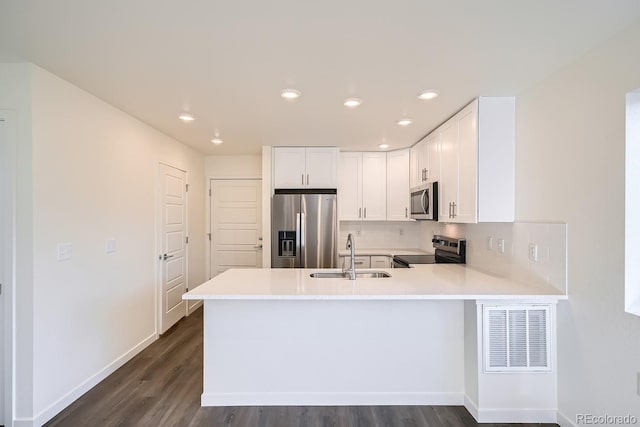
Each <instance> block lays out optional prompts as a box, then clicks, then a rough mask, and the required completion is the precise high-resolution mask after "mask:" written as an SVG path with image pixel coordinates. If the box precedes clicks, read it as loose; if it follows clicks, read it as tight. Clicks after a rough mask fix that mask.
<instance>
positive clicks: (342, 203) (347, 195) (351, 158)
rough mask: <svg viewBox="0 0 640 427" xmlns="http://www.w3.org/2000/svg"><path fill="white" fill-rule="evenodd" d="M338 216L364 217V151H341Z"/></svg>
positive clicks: (343, 218)
mask: <svg viewBox="0 0 640 427" xmlns="http://www.w3.org/2000/svg"><path fill="white" fill-rule="evenodd" d="M338 218H340V219H341V220H344V221H359V220H361V219H362V153H360V152H357V153H355V152H345V153H340V159H339V161H338Z"/></svg>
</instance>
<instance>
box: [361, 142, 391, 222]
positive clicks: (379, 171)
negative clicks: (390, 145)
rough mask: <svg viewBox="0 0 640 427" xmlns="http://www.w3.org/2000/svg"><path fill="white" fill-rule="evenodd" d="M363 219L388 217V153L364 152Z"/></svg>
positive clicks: (379, 219) (374, 219)
mask: <svg viewBox="0 0 640 427" xmlns="http://www.w3.org/2000/svg"><path fill="white" fill-rule="evenodd" d="M362 219H363V220H365V221H384V220H386V219H387V154H386V153H362Z"/></svg>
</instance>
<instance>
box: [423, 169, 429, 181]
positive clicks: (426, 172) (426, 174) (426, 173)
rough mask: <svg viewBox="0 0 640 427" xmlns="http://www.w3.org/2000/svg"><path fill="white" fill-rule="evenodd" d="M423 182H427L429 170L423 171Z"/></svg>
mask: <svg viewBox="0 0 640 427" xmlns="http://www.w3.org/2000/svg"><path fill="white" fill-rule="evenodd" d="M424 180H425V181H428V180H429V169H425V170H424Z"/></svg>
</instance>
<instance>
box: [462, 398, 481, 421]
mask: <svg viewBox="0 0 640 427" xmlns="http://www.w3.org/2000/svg"><path fill="white" fill-rule="evenodd" d="M464 407H465V408H467V411H469V413H470V414H471V416H472V417H473V418H475V420H476V421H478V417H479V415H478V404H477V403H476V402H474V401H473V400H471V398H470V397H469V396H468V395H466V394H465V395H464Z"/></svg>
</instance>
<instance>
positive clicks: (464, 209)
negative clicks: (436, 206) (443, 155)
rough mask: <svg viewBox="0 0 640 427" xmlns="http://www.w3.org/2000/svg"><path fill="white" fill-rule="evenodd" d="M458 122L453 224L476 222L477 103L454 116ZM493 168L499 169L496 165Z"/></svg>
mask: <svg viewBox="0 0 640 427" xmlns="http://www.w3.org/2000/svg"><path fill="white" fill-rule="evenodd" d="M456 118H457V121H458V200H457V202H456V206H455V209H454V222H464V223H475V222H477V211H478V209H477V203H476V202H477V164H478V161H477V147H478V103H477V101H476V102H473V103H472V104H469V106H467V107H466V108H464V109H463V110H462V111H461V112H460V113H458V114H457V115H456ZM495 167H500V165H496V166H495Z"/></svg>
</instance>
